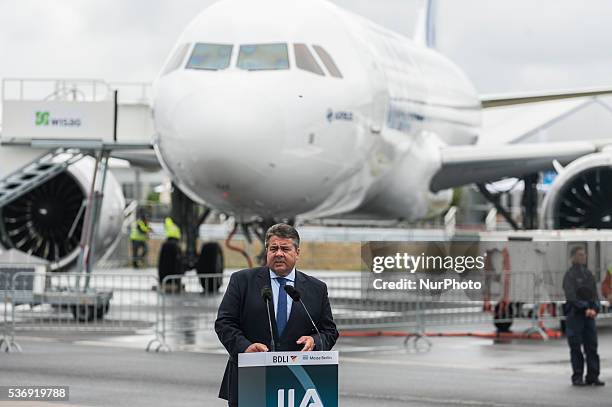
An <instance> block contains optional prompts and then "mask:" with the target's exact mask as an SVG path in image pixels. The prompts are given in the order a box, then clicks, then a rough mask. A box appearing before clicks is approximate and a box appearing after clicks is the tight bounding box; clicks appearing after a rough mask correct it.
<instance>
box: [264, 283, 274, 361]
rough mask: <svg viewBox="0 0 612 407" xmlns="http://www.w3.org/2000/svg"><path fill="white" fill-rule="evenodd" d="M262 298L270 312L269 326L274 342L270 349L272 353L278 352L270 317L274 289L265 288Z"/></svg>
mask: <svg viewBox="0 0 612 407" xmlns="http://www.w3.org/2000/svg"><path fill="white" fill-rule="evenodd" d="M261 298H263V300H264V301H265V302H266V311H268V324H269V327H270V338H271V340H272V342H271V343H270V345H271V346H270V347H271V348H272V352H276V343H275V342H274V331H273V330H272V318H271V317H270V301H272V289H271V288H270V287H269V286H265V287H264V288H262V289H261Z"/></svg>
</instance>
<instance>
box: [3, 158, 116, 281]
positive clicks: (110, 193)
mask: <svg viewBox="0 0 612 407" xmlns="http://www.w3.org/2000/svg"><path fill="white" fill-rule="evenodd" d="M94 166H95V160H94V159H93V158H91V157H84V158H82V159H81V160H79V161H77V162H76V163H74V164H72V165H70V166H69V167H68V169H67V170H66V171H64V172H61V173H60V174H58V175H56V176H54V177H53V178H51V179H49V180H48V181H46V182H45V183H44V184H42V185H39V186H37V187H36V188H34V189H32V190H30V191H29V192H27V193H25V194H24V195H22V196H20V197H18V198H17V199H15V200H13V201H12V202H10V203H8V204H7V205H6V206H4V207H3V208H1V209H0V242H2V246H4V247H5V248H15V249H18V250H20V251H23V252H25V253H28V254H31V255H33V256H37V257H41V258H44V259H46V260H49V261H50V262H51V270H54V271H60V270H67V269H68V268H70V267H71V266H72V265H74V263H75V262H76V260H77V258H78V255H79V242H80V239H81V232H82V231H83V225H84V219H85V208H86V205H87V198H88V195H89V190H90V188H91V182H92V177H93V170H94ZM103 192H104V200H103V202H102V209H101V212H100V218H99V222H98V224H97V233H96V236H95V238H94V247H95V254H94V255H95V258H99V257H100V256H102V255H103V254H104V252H105V251H106V250H108V249H109V248H110V247H111V245H112V244H113V243H114V241H115V240H116V238H117V237H118V236H119V233H120V232H121V226H122V223H123V209H124V207H125V199H124V197H123V193H122V191H121V186H120V185H119V183H118V182H117V180H116V179H115V178H114V177H113V176H112V174H111V173H110V172H109V173H107V177H106V183H105V188H104V191H103Z"/></svg>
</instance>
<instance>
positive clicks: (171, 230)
mask: <svg viewBox="0 0 612 407" xmlns="http://www.w3.org/2000/svg"><path fill="white" fill-rule="evenodd" d="M164 229H165V231H166V239H176V240H181V229H180V228H179V227H178V226H177V225H176V223H174V220H172V218H171V217H170V216H168V217H167V218H166V219H165V220H164Z"/></svg>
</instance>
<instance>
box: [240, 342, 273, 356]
mask: <svg viewBox="0 0 612 407" xmlns="http://www.w3.org/2000/svg"><path fill="white" fill-rule="evenodd" d="M267 351H268V347H267V346H266V345H264V344H263V343H257V342H255V343H252V344H250V345H249V347H248V348H246V350H245V351H244V353H255V352H267Z"/></svg>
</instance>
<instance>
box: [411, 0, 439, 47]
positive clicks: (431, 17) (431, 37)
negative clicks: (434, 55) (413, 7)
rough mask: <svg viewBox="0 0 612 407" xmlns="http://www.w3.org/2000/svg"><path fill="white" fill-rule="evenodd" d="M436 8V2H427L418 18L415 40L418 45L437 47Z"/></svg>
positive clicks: (430, 0)
mask: <svg viewBox="0 0 612 407" xmlns="http://www.w3.org/2000/svg"><path fill="white" fill-rule="evenodd" d="M436 6H437V2H436V1H435V0H425V2H424V3H423V5H422V7H421V10H420V11H419V15H418V17H417V22H416V26H415V29H414V36H413V40H414V42H415V43H416V44H419V45H422V46H425V47H429V48H435V47H436V27H435V19H436V14H437V13H436Z"/></svg>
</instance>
